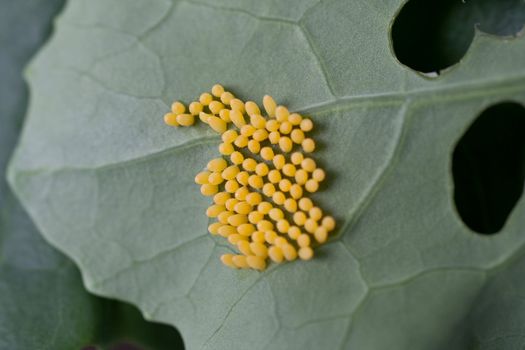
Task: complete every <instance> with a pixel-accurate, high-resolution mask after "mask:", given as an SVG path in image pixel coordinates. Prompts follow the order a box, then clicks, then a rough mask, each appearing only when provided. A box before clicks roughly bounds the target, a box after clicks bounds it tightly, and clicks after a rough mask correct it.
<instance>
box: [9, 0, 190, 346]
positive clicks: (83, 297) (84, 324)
mask: <svg viewBox="0 0 525 350" xmlns="http://www.w3.org/2000/svg"><path fill="white" fill-rule="evenodd" d="M62 3H63V1H62V0H58V1H55V0H53V1H51V0H46V1H39V0H20V1H18V0H17V1H11V0H0V77H1V78H0V172H2V173H4V171H5V165H6V162H7V159H8V156H9V153H10V152H11V151H12V149H13V148H14V145H15V142H16V139H17V137H18V133H19V130H20V128H21V124H22V120H23V116H24V113H25V110H26V102H27V89H26V86H25V84H24V82H23V80H22V76H21V71H22V69H23V68H24V66H25V64H26V63H27V61H28V60H29V58H30V56H32V55H33V54H34V52H35V51H36V49H37V48H38V47H39V46H40V45H41V44H42V42H43V41H44V40H45V39H46V38H47V36H48V34H49V31H50V27H51V24H50V22H51V19H52V18H53V16H54V15H55V14H56V13H57V12H58V11H59V10H60V8H61V7H62ZM124 340H126V341H128V342H130V344H131V343H135V344H142V345H137V346H136V347H135V349H145V348H147V349H155V350H156V349H182V348H183V346H182V341H181V339H180V337H179V335H178V334H177V332H176V331H175V330H174V329H173V328H171V327H168V326H163V325H158V324H153V323H148V322H145V321H144V319H143V318H142V316H141V315H140V313H139V312H138V310H136V309H135V308H134V307H132V306H130V305H126V304H123V303H120V302H116V301H113V300H108V299H102V298H98V297H95V296H92V295H90V294H88V293H87V292H86V291H85V290H84V288H83V286H82V281H81V278H80V274H79V272H78V270H77V268H76V267H75V266H74V265H73V264H72V262H71V261H70V260H69V259H67V258H66V257H65V256H64V255H62V254H60V253H59V252H57V251H56V250H55V249H54V248H52V247H51V246H49V245H48V243H46V242H45V241H44V240H43V238H42V237H41V236H40V234H39V232H38V231H37V229H36V228H35V227H34V225H33V223H32V222H31V220H30V219H29V217H28V216H27V214H26V213H25V211H24V210H23V209H22V208H21V206H20V205H19V204H18V201H17V200H16V199H15V198H14V197H13V195H12V194H11V192H10V190H9V189H8V188H7V186H6V182H5V181H4V180H3V178H2V179H1V180H0V349H2V350H4V349H5V350H17V349H20V350H28V349H31V350H36V349H49V350H62V349H63V350H72V349H81V348H83V347H85V346H88V345H90V344H91V345H100V346H102V347H103V348H104V349H113V348H115V349H116V348H117V347H118V344H123V341H124Z"/></svg>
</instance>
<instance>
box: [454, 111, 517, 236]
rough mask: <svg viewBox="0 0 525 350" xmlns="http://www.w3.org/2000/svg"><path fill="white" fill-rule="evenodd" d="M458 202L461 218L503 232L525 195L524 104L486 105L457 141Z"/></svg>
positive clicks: (488, 230)
mask: <svg viewBox="0 0 525 350" xmlns="http://www.w3.org/2000/svg"><path fill="white" fill-rule="evenodd" d="M452 174H453V178H454V201H455V204H456V208H457V211H458V213H459V215H460V217H461V219H462V220H463V222H464V223H465V224H466V225H467V226H468V227H469V228H470V229H471V230H473V231H475V232H478V233H481V234H494V233H497V232H499V231H500V230H501V229H502V227H503V226H504V225H505V222H506V220H507V218H508V216H509V215H510V213H511V212H512V209H513V208H514V206H515V205H516V202H517V201H518V200H519V198H520V197H521V195H522V193H523V186H524V182H525V108H524V107H523V106H522V105H520V104H518V103H513V102H504V103H500V104H497V105H494V106H491V107H489V108H487V109H486V110H485V111H483V112H482V113H481V115H480V116H479V117H478V118H477V119H476V120H475V121H474V123H472V125H471V126H470V127H469V129H468V130H467V131H466V132H465V134H464V135H463V136H462V137H461V139H460V140H459V142H458V144H457V146H456V148H455V150H454V154H453V158H452Z"/></svg>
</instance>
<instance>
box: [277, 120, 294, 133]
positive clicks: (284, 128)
mask: <svg viewBox="0 0 525 350" xmlns="http://www.w3.org/2000/svg"><path fill="white" fill-rule="evenodd" d="M279 132H280V133H281V134H285V135H288V134H289V133H291V132H292V123H290V122H289V121H285V122H282V123H281V126H280V127H279Z"/></svg>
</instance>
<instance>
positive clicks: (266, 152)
mask: <svg viewBox="0 0 525 350" xmlns="http://www.w3.org/2000/svg"><path fill="white" fill-rule="evenodd" d="M261 157H262V159H264V160H272V159H273V157H274V153H273V149H272V148H271V147H263V148H262V149H261Z"/></svg>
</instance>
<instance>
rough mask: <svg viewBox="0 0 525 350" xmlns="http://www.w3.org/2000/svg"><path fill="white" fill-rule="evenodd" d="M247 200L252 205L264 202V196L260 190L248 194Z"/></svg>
mask: <svg viewBox="0 0 525 350" xmlns="http://www.w3.org/2000/svg"><path fill="white" fill-rule="evenodd" d="M263 188H264V186H263ZM246 202H248V203H249V204H250V205H252V206H256V205H258V204H259V203H261V202H262V196H261V194H260V193H258V192H251V193H249V194H248V195H247V196H246Z"/></svg>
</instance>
